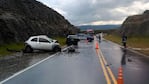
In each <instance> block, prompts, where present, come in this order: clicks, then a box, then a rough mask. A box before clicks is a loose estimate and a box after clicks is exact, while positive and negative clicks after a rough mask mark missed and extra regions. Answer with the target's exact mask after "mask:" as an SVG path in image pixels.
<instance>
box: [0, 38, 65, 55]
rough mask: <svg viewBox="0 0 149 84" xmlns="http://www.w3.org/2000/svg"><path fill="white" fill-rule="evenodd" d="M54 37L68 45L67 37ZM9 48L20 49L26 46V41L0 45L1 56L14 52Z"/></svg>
mask: <svg viewBox="0 0 149 84" xmlns="http://www.w3.org/2000/svg"><path fill="white" fill-rule="evenodd" d="M53 39H56V40H58V42H59V43H60V45H61V46H64V45H66V43H65V42H66V38H65V37H54V38H53ZM7 48H8V49H11V50H16V51H19V50H21V49H23V48H24V43H23V42H20V43H10V44H4V45H0V56H6V55H10V54H12V52H9V51H7Z"/></svg>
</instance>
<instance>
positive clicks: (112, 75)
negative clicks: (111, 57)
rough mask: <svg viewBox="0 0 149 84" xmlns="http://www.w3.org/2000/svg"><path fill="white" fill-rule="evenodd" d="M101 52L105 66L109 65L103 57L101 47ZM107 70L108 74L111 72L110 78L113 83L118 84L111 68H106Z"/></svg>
mask: <svg viewBox="0 0 149 84" xmlns="http://www.w3.org/2000/svg"><path fill="white" fill-rule="evenodd" d="M99 52H100V55H101V58H102V59H103V62H104V64H105V65H108V63H107V61H106V60H105V58H104V56H103V54H102V52H101V50H100V47H99ZM106 68H107V70H108V72H109V74H110V77H111V78H112V80H113V83H114V84H117V81H116V78H115V76H114V74H113V72H112V70H111V68H110V67H109V66H106Z"/></svg>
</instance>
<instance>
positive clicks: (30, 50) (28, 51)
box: [24, 45, 33, 53]
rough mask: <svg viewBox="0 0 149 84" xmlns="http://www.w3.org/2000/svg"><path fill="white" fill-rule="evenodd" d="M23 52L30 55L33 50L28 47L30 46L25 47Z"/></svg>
mask: <svg viewBox="0 0 149 84" xmlns="http://www.w3.org/2000/svg"><path fill="white" fill-rule="evenodd" d="M24 52H26V53H31V52H33V49H32V48H31V47H30V46H28V45H27V46H26V47H25V49H24Z"/></svg>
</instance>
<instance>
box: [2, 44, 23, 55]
mask: <svg viewBox="0 0 149 84" xmlns="http://www.w3.org/2000/svg"><path fill="white" fill-rule="evenodd" d="M7 48H8V49H11V50H21V49H23V48H24V43H10V44H4V45H0V56H5V55H9V54H12V52H9V51H7Z"/></svg>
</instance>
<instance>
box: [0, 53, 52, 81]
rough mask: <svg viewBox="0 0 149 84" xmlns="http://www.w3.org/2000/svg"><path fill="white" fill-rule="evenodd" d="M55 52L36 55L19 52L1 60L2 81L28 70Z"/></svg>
mask: <svg viewBox="0 0 149 84" xmlns="http://www.w3.org/2000/svg"><path fill="white" fill-rule="evenodd" d="M51 54H53V52H35V53H22V52H17V53H15V54H12V55H11V56H5V57H1V58H0V81H2V80H4V79H6V78H8V77H9V76H11V75H13V74H15V73H16V72H18V71H20V70H22V69H24V68H27V67H29V66H31V65H33V64H35V63H36V62H39V61H40V60H43V59H45V58H46V57H48V56H49V55H51Z"/></svg>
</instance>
